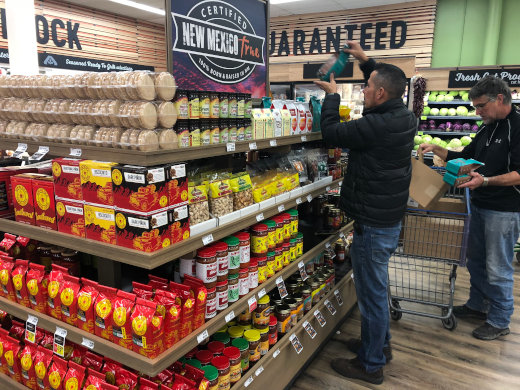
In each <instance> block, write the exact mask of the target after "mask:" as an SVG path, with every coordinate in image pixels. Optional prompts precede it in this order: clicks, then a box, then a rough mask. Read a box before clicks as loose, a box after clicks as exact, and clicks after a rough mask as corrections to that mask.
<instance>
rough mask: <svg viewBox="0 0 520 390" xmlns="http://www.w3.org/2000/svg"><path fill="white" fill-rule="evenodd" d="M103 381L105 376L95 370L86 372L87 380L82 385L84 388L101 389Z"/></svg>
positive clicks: (85, 389) (86, 389)
mask: <svg viewBox="0 0 520 390" xmlns="http://www.w3.org/2000/svg"><path fill="white" fill-rule="evenodd" d="M104 383H106V382H105V376H104V375H103V374H101V373H100V372H97V371H90V370H89V372H88V377H87V381H86V382H85V386H83V389H84V390H103V384H104Z"/></svg>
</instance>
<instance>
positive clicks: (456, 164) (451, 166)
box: [446, 158, 484, 176]
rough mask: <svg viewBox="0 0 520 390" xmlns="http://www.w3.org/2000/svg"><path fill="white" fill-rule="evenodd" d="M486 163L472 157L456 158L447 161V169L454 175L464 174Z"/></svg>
mask: <svg viewBox="0 0 520 390" xmlns="http://www.w3.org/2000/svg"><path fill="white" fill-rule="evenodd" d="M482 165H484V163H481V162H480V161H477V160H473V159H472V158H470V159H468V160H466V159H463V158H456V159H453V160H450V161H448V162H447V163H446V171H448V172H449V173H451V174H452V175H454V176H462V175H466V174H468V173H470V172H471V171H474V170H475V169H477V168H480V167H481V166H482Z"/></svg>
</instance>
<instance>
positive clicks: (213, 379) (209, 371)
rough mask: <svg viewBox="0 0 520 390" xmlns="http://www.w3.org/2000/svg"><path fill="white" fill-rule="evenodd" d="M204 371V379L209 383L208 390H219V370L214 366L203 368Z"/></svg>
mask: <svg viewBox="0 0 520 390" xmlns="http://www.w3.org/2000/svg"><path fill="white" fill-rule="evenodd" d="M202 371H204V378H206V379H207V380H208V382H209V386H208V389H207V390H218V370H217V369H216V368H215V367H213V366H210V365H207V366H203V367H202Z"/></svg>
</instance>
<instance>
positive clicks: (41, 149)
mask: <svg viewBox="0 0 520 390" xmlns="http://www.w3.org/2000/svg"><path fill="white" fill-rule="evenodd" d="M47 153H49V147H48V146H40V147H38V151H37V152H36V153H34V154H33V155H32V156H31V157H29V160H35V161H40V160H41V159H42V158H43V156H45V155H46V154H47Z"/></svg>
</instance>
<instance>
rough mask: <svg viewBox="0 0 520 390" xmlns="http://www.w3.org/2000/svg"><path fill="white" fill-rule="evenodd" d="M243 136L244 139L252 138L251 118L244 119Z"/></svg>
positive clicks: (249, 139)
mask: <svg viewBox="0 0 520 390" xmlns="http://www.w3.org/2000/svg"><path fill="white" fill-rule="evenodd" d="M244 138H245V140H246V141H251V140H252V139H253V127H252V126H251V119H244Z"/></svg>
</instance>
